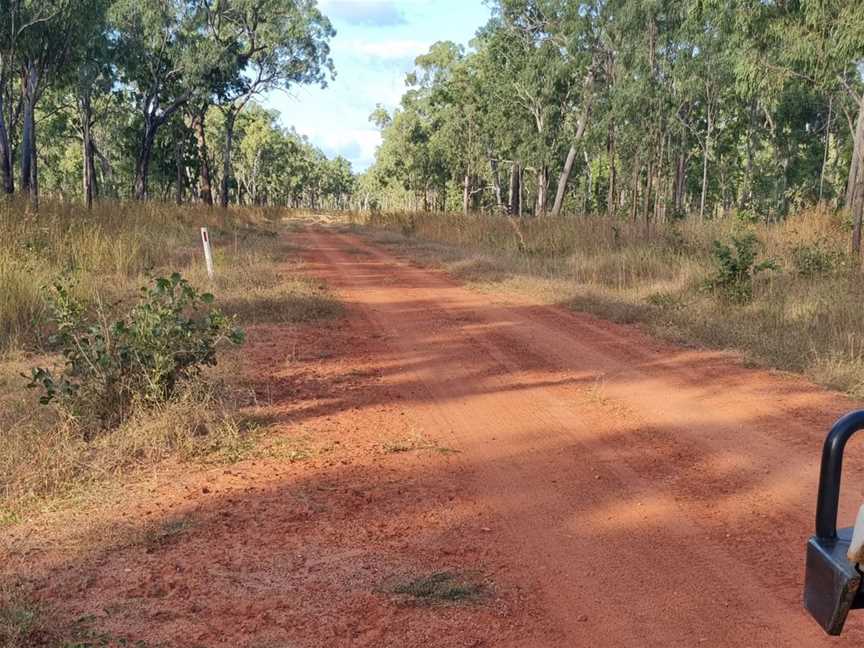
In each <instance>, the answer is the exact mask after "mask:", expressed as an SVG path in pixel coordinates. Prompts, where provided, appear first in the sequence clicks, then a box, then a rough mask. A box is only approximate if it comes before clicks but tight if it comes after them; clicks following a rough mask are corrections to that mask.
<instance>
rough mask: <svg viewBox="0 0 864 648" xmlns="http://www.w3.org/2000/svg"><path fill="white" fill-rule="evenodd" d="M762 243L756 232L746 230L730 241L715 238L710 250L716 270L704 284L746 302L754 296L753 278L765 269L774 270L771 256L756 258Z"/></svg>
mask: <svg viewBox="0 0 864 648" xmlns="http://www.w3.org/2000/svg"><path fill="white" fill-rule="evenodd" d="M760 248H761V243H760V241H759V239H758V238H757V237H756V235H755V234H753V233H752V232H747V233H745V234H742V235H740V236H732V245H727V244H726V243H723V242H721V241H716V240H715V241H714V242H713V243H712V246H711V254H712V256H713V258H714V262H715V264H716V273H715V274H714V276H713V277H711V278H710V279H709V280H708V282H707V284H706V287H707V288H709V289H711V290H714V291H715V292H719V293H721V294H723V295H724V296H726V297H727V298H728V299H731V300H732V301H736V302H748V301H750V300H751V299H752V298H753V280H754V279H755V278H756V277H757V275H759V274H760V273H762V272H764V271H766V270H776V269H777V264H776V263H775V262H774V261H773V260H771V259H768V260H765V261H759V260H758V256H759V250H760Z"/></svg>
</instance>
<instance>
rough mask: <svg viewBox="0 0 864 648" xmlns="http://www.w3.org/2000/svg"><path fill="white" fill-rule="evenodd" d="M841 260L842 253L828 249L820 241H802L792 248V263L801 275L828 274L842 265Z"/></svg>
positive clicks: (815, 275) (816, 275)
mask: <svg viewBox="0 0 864 648" xmlns="http://www.w3.org/2000/svg"><path fill="white" fill-rule="evenodd" d="M843 260H844V259H843V254H842V253H840V252H838V251H833V250H829V249H827V248H826V247H825V246H824V245H822V244H820V243H813V244H810V245H808V244H805V243H802V244H800V245H796V246H795V247H794V248H793V249H792V264H793V265H794V266H795V271H796V272H797V273H798V275H800V276H802V277H818V276H821V275H826V274H830V273H832V272H834V271H835V270H837V269H838V268H839V267H840V266H842V265H843Z"/></svg>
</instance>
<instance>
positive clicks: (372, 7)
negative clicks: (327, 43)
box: [321, 0, 407, 27]
mask: <svg viewBox="0 0 864 648" xmlns="http://www.w3.org/2000/svg"><path fill="white" fill-rule="evenodd" d="M321 9H322V10H323V11H324V13H325V14H326V15H328V16H330V17H331V18H334V19H336V20H344V21H345V22H347V23H349V24H351V25H365V26H369V27H392V26H394V25H404V24H405V23H406V22H407V21H406V19H405V15H404V14H403V13H402V10H401V9H400V8H399V7H397V6H396V3H395V2H394V1H393V0H322V2H321Z"/></svg>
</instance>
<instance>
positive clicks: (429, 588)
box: [386, 571, 485, 604]
mask: <svg viewBox="0 0 864 648" xmlns="http://www.w3.org/2000/svg"><path fill="white" fill-rule="evenodd" d="M386 591H388V592H389V593H391V594H396V595H399V596H403V597H405V598H406V599H407V600H408V601H413V602H416V603H426V604H435V603H439V604H440V603H465V602H472V601H477V600H478V599H479V598H481V597H482V595H483V594H484V592H485V587H484V585H483V583H480V582H477V581H475V580H473V579H471V578H469V577H467V576H465V575H463V574H459V573H457V572H452V571H437V572H433V573H431V574H427V575H424V576H418V577H414V578H409V579H406V580H404V581H400V582H397V583H395V584H393V585H391V586H390V587H389V588H387V590H386Z"/></svg>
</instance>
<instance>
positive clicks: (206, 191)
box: [192, 108, 213, 207]
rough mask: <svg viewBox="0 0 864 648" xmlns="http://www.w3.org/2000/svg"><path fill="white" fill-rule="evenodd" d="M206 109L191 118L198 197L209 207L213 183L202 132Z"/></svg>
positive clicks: (205, 142) (204, 137)
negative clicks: (196, 149) (196, 164)
mask: <svg viewBox="0 0 864 648" xmlns="http://www.w3.org/2000/svg"><path fill="white" fill-rule="evenodd" d="M206 112H207V111H206V108H205V109H202V110H200V111H199V112H198V113H197V114H196V115H194V116H193V117H192V127H193V128H194V129H195V140H196V141H197V143H198V161H199V171H198V197H199V198H200V199H201V201H202V202H203V203H204V204H205V205H207V206H209V207H212V206H213V183H212V180H211V179H210V152H209V150H208V149H207V134H206V131H205V130H204V116H205V114H206Z"/></svg>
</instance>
